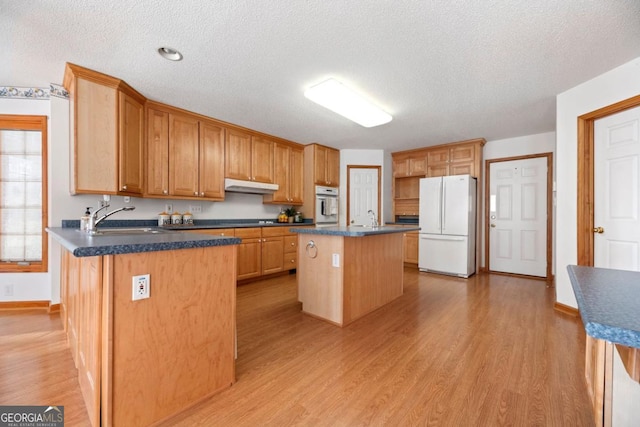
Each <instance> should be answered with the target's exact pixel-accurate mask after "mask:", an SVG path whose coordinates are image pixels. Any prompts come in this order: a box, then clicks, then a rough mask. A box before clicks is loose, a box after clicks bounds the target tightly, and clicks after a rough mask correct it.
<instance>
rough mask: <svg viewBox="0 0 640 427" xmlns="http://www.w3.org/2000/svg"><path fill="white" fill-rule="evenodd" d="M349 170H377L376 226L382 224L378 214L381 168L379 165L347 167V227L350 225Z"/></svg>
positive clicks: (380, 216)
mask: <svg viewBox="0 0 640 427" xmlns="http://www.w3.org/2000/svg"><path fill="white" fill-rule="evenodd" d="M351 169H377V170H378V224H381V223H382V222H381V221H382V215H381V212H380V209H381V206H382V205H381V203H382V201H381V200H380V195H381V193H380V186H381V182H382V179H381V178H382V175H381V173H382V166H379V165H347V226H348V225H349V224H350V223H351V212H350V209H349V206H350V205H351Z"/></svg>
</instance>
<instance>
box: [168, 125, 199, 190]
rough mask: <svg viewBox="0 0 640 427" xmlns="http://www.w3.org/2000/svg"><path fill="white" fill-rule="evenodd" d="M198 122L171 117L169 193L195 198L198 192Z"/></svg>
mask: <svg viewBox="0 0 640 427" xmlns="http://www.w3.org/2000/svg"><path fill="white" fill-rule="evenodd" d="M198 165H199V141H198V120H196V119H195V118H192V117H187V116H182V115H177V114H170V115H169V193H170V194H171V195H173V196H191V197H195V196H197V195H198V194H199V191H198Z"/></svg>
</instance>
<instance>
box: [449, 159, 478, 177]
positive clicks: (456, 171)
mask: <svg viewBox="0 0 640 427" xmlns="http://www.w3.org/2000/svg"><path fill="white" fill-rule="evenodd" d="M466 174H469V175H471V176H476V171H475V168H474V163H473V162H469V163H451V164H450V165H449V175H466Z"/></svg>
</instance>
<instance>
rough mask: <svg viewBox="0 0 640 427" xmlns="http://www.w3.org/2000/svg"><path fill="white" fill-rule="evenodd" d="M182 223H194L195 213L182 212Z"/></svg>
mask: <svg viewBox="0 0 640 427" xmlns="http://www.w3.org/2000/svg"><path fill="white" fill-rule="evenodd" d="M182 223H183V224H184V225H193V215H191V212H185V213H183V214H182Z"/></svg>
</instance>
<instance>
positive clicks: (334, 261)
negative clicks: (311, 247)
mask: <svg viewBox="0 0 640 427" xmlns="http://www.w3.org/2000/svg"><path fill="white" fill-rule="evenodd" d="M332 255H333V256H332V258H331V265H333V266H334V267H340V254H332Z"/></svg>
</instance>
